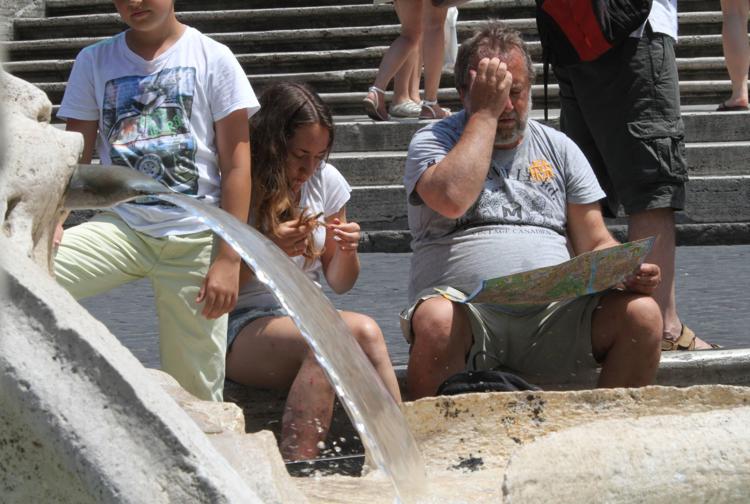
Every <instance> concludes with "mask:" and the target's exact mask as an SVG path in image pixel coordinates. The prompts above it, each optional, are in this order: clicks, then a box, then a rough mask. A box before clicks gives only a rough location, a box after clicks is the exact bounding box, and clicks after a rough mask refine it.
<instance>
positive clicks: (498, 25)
mask: <svg viewBox="0 0 750 504" xmlns="http://www.w3.org/2000/svg"><path fill="white" fill-rule="evenodd" d="M514 48H515V49H518V51H519V52H520V53H521V54H522V55H523V57H524V59H525V60H526V72H527V74H528V77H529V85H531V84H533V83H534V77H535V71H534V63H533V62H532V61H531V56H529V51H528V50H527V49H526V42H524V41H523V38H521V34H520V33H519V32H518V31H517V30H514V29H511V28H508V27H507V26H506V25H505V24H504V23H502V22H501V21H498V20H496V19H491V20H489V21H487V24H486V25H485V26H483V27H482V28H480V29H479V30H478V31H476V32H474V34H473V35H472V36H471V37H470V38H468V39H466V40H464V41H463V43H462V44H461V46H460V47H459V48H458V56H457V57H456V65H455V67H454V69H453V71H454V76H455V79H456V89H458V91H459V92H460V91H463V92H466V91H468V89H469V84H470V83H471V78H470V76H469V69H471V68H476V66H477V64H478V63H479V60H481V59H482V58H491V57H493V56H507V55H508V53H510V51H512V50H513V49H514Z"/></svg>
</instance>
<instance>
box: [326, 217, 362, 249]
mask: <svg viewBox="0 0 750 504" xmlns="http://www.w3.org/2000/svg"><path fill="white" fill-rule="evenodd" d="M359 229H360V228H359V224H357V223H356V222H344V223H342V222H341V219H338V218H336V219H333V222H332V223H331V224H328V230H329V231H330V232H332V233H333V239H334V240H335V241H336V245H337V248H338V250H339V251H341V252H356V251H357V248H358V247H359V235H360V233H359Z"/></svg>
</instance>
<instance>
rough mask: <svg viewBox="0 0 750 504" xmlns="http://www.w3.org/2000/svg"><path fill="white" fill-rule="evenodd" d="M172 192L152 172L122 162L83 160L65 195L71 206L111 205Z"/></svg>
mask: <svg viewBox="0 0 750 504" xmlns="http://www.w3.org/2000/svg"><path fill="white" fill-rule="evenodd" d="M169 192H171V191H170V190H169V188H167V186H165V185H163V184H161V183H160V182H157V181H156V180H154V179H153V178H151V177H149V176H148V175H144V174H143V173H141V172H139V171H136V170H132V169H130V168H124V167H122V166H104V165H87V164H79V165H78V167H77V168H76V169H75V171H74V172H73V175H72V176H71V177H70V182H69V183H68V188H67V190H66V191H65V196H64V198H63V206H64V207H65V208H66V209H67V210H84V209H91V208H109V207H113V206H115V205H117V204H119V203H124V202H126V201H130V200H133V199H135V198H138V197H141V196H146V195H152V194H160V193H169Z"/></svg>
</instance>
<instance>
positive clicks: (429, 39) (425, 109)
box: [419, 1, 450, 119]
mask: <svg viewBox="0 0 750 504" xmlns="http://www.w3.org/2000/svg"><path fill="white" fill-rule="evenodd" d="M423 7H424V9H423V10H424V22H423V25H424V28H423V30H424V32H423V33H424V34H423V36H422V60H423V63H424V101H423V102H422V113H421V114H420V116H419V117H420V119H442V118H443V117H446V116H448V115H450V111H447V110H445V109H443V108H441V107H440V105H439V104H438V89H439V88H440V77H441V76H442V74H443V60H444V54H443V53H444V51H445V16H446V15H447V14H448V8H447V7H433V6H432V2H430V1H425V2H424V4H423Z"/></svg>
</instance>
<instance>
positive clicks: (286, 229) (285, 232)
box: [271, 219, 315, 257]
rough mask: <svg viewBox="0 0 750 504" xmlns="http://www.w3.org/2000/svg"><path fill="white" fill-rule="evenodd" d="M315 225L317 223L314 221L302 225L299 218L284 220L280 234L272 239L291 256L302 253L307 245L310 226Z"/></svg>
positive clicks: (280, 226)
mask: <svg viewBox="0 0 750 504" xmlns="http://www.w3.org/2000/svg"><path fill="white" fill-rule="evenodd" d="M313 225H315V224H314V222H311V223H309V224H307V225H300V223H299V220H298V219H293V220H290V221H286V222H282V223H281V224H280V225H279V230H278V233H279V235H278V236H274V237H271V240H272V241H273V242H274V243H275V244H276V245H277V246H278V247H279V248H280V249H281V250H283V251H284V253H285V254H286V255H288V256H289V257H295V256H299V255H302V254H304V253H305V248H306V247H307V240H308V237H309V236H310V231H311V228H310V226H313Z"/></svg>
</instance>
